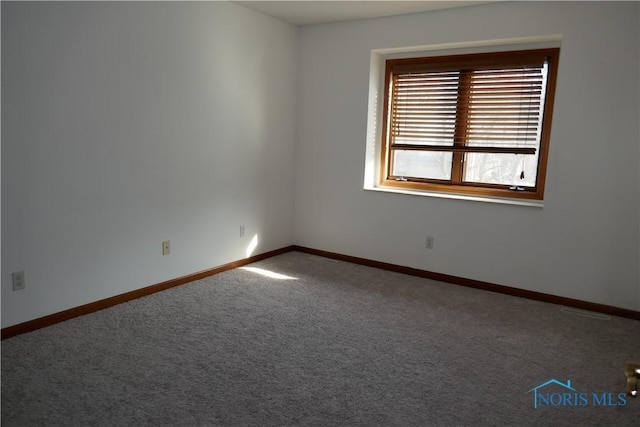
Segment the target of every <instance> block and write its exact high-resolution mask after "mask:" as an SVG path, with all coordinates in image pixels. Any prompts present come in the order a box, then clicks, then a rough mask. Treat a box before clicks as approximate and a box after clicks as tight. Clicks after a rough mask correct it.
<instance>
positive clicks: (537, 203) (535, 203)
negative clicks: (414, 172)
mask: <svg viewBox="0 0 640 427" xmlns="http://www.w3.org/2000/svg"><path fill="white" fill-rule="evenodd" d="M364 190H366V191H379V192H382V193H396V194H406V195H410V196H422V197H435V198H440V199H453V200H467V201H472V202H483V203H498V204H503V205H515V206H528V207H532V208H542V207H544V201H542V200H530V199H507V198H503V197H487V196H471V195H466V194H458V193H446V192H436V191H424V190H407V189H403V188H394V187H382V186H365V187H364Z"/></svg>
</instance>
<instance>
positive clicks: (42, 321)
mask: <svg viewBox="0 0 640 427" xmlns="http://www.w3.org/2000/svg"><path fill="white" fill-rule="evenodd" d="M293 248H294V247H293V246H287V247H284V248H281V249H276V250H273V251H269V252H265V253H263V254H258V255H254V256H251V257H249V258H245V259H242V260H238V261H233V262H230V263H228V264H224V265H221V266H219V267H215V268H211V269H208V270H204V271H200V272H198V273H194V274H189V275H187V276H183V277H179V278H177V279H172V280H167V281H166V282H162V283H158V284H155V285H151V286H147V287H144V288H141V289H136V290H135V291H131V292H127V293H124V294H120V295H116V296H113V297H110V298H106V299H103V300H100V301H95V302H92V303H89V304H85V305H81V306H79V307H74V308H70V309H68V310H65V311H61V312H58V313H54V314H50V315H48V316H44V317H39V318H37V319H34V320H30V321H28V322H24V323H19V324H17V325H13V326H8V327H6V328H3V329H2V339H3V340H4V339H7V338H11V337H14V336H16V335H20V334H24V333H27V332H31V331H35V330H36V329H41V328H44V327H47V326H51V325H54V324H56V323H60V322H64V321H65V320H69V319H73V318H74V317H79V316H84V315H85V314H89V313H93V312H96V311H98V310H103V309H105V308H109V307H112V306H114V305H117V304H121V303H123V302H126V301H131V300H133V299H136V298H140V297H144V296H147V295H151V294H154V293H156V292H160V291H164V290H166V289H169V288H173V287H175V286H180V285H183V284H185V283H189V282H193V281H194V280H200V279H204V278H205V277H209V276H213V275H214V274H218V273H222V272H223V271H227V270H231V269H234V268H238V267H242V266H243V265H247V264H251V263H252V262H256V261H260V260H263V259H266V258H271V257H272V256H276V255H280V254H283V253H285V252H290V251H292V250H293Z"/></svg>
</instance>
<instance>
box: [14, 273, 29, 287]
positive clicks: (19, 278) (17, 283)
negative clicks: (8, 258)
mask: <svg viewBox="0 0 640 427" xmlns="http://www.w3.org/2000/svg"><path fill="white" fill-rule="evenodd" d="M11 279H12V280H13V290H14V291H21V290H22V289H24V288H25V287H26V286H27V282H26V281H25V280H24V271H16V272H15V273H11Z"/></svg>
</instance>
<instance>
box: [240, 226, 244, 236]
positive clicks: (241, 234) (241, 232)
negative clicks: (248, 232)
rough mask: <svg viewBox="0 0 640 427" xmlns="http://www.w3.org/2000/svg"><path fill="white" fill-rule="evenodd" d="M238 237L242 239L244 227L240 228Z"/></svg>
mask: <svg viewBox="0 0 640 427" xmlns="http://www.w3.org/2000/svg"><path fill="white" fill-rule="evenodd" d="M240 237H244V225H241V226H240Z"/></svg>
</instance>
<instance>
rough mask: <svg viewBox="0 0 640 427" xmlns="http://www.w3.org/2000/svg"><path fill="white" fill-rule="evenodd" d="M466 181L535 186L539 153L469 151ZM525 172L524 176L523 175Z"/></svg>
mask: <svg viewBox="0 0 640 427" xmlns="http://www.w3.org/2000/svg"><path fill="white" fill-rule="evenodd" d="M465 159H466V160H465V169H464V181H465V182H477V183H483V184H502V185H517V186H519V187H535V185H536V171H537V168H538V155H537V154H536V155H522V154H521V155H517V154H494V153H467V154H466V155H465ZM523 173H524V178H522V179H521V176H522V175H523Z"/></svg>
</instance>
